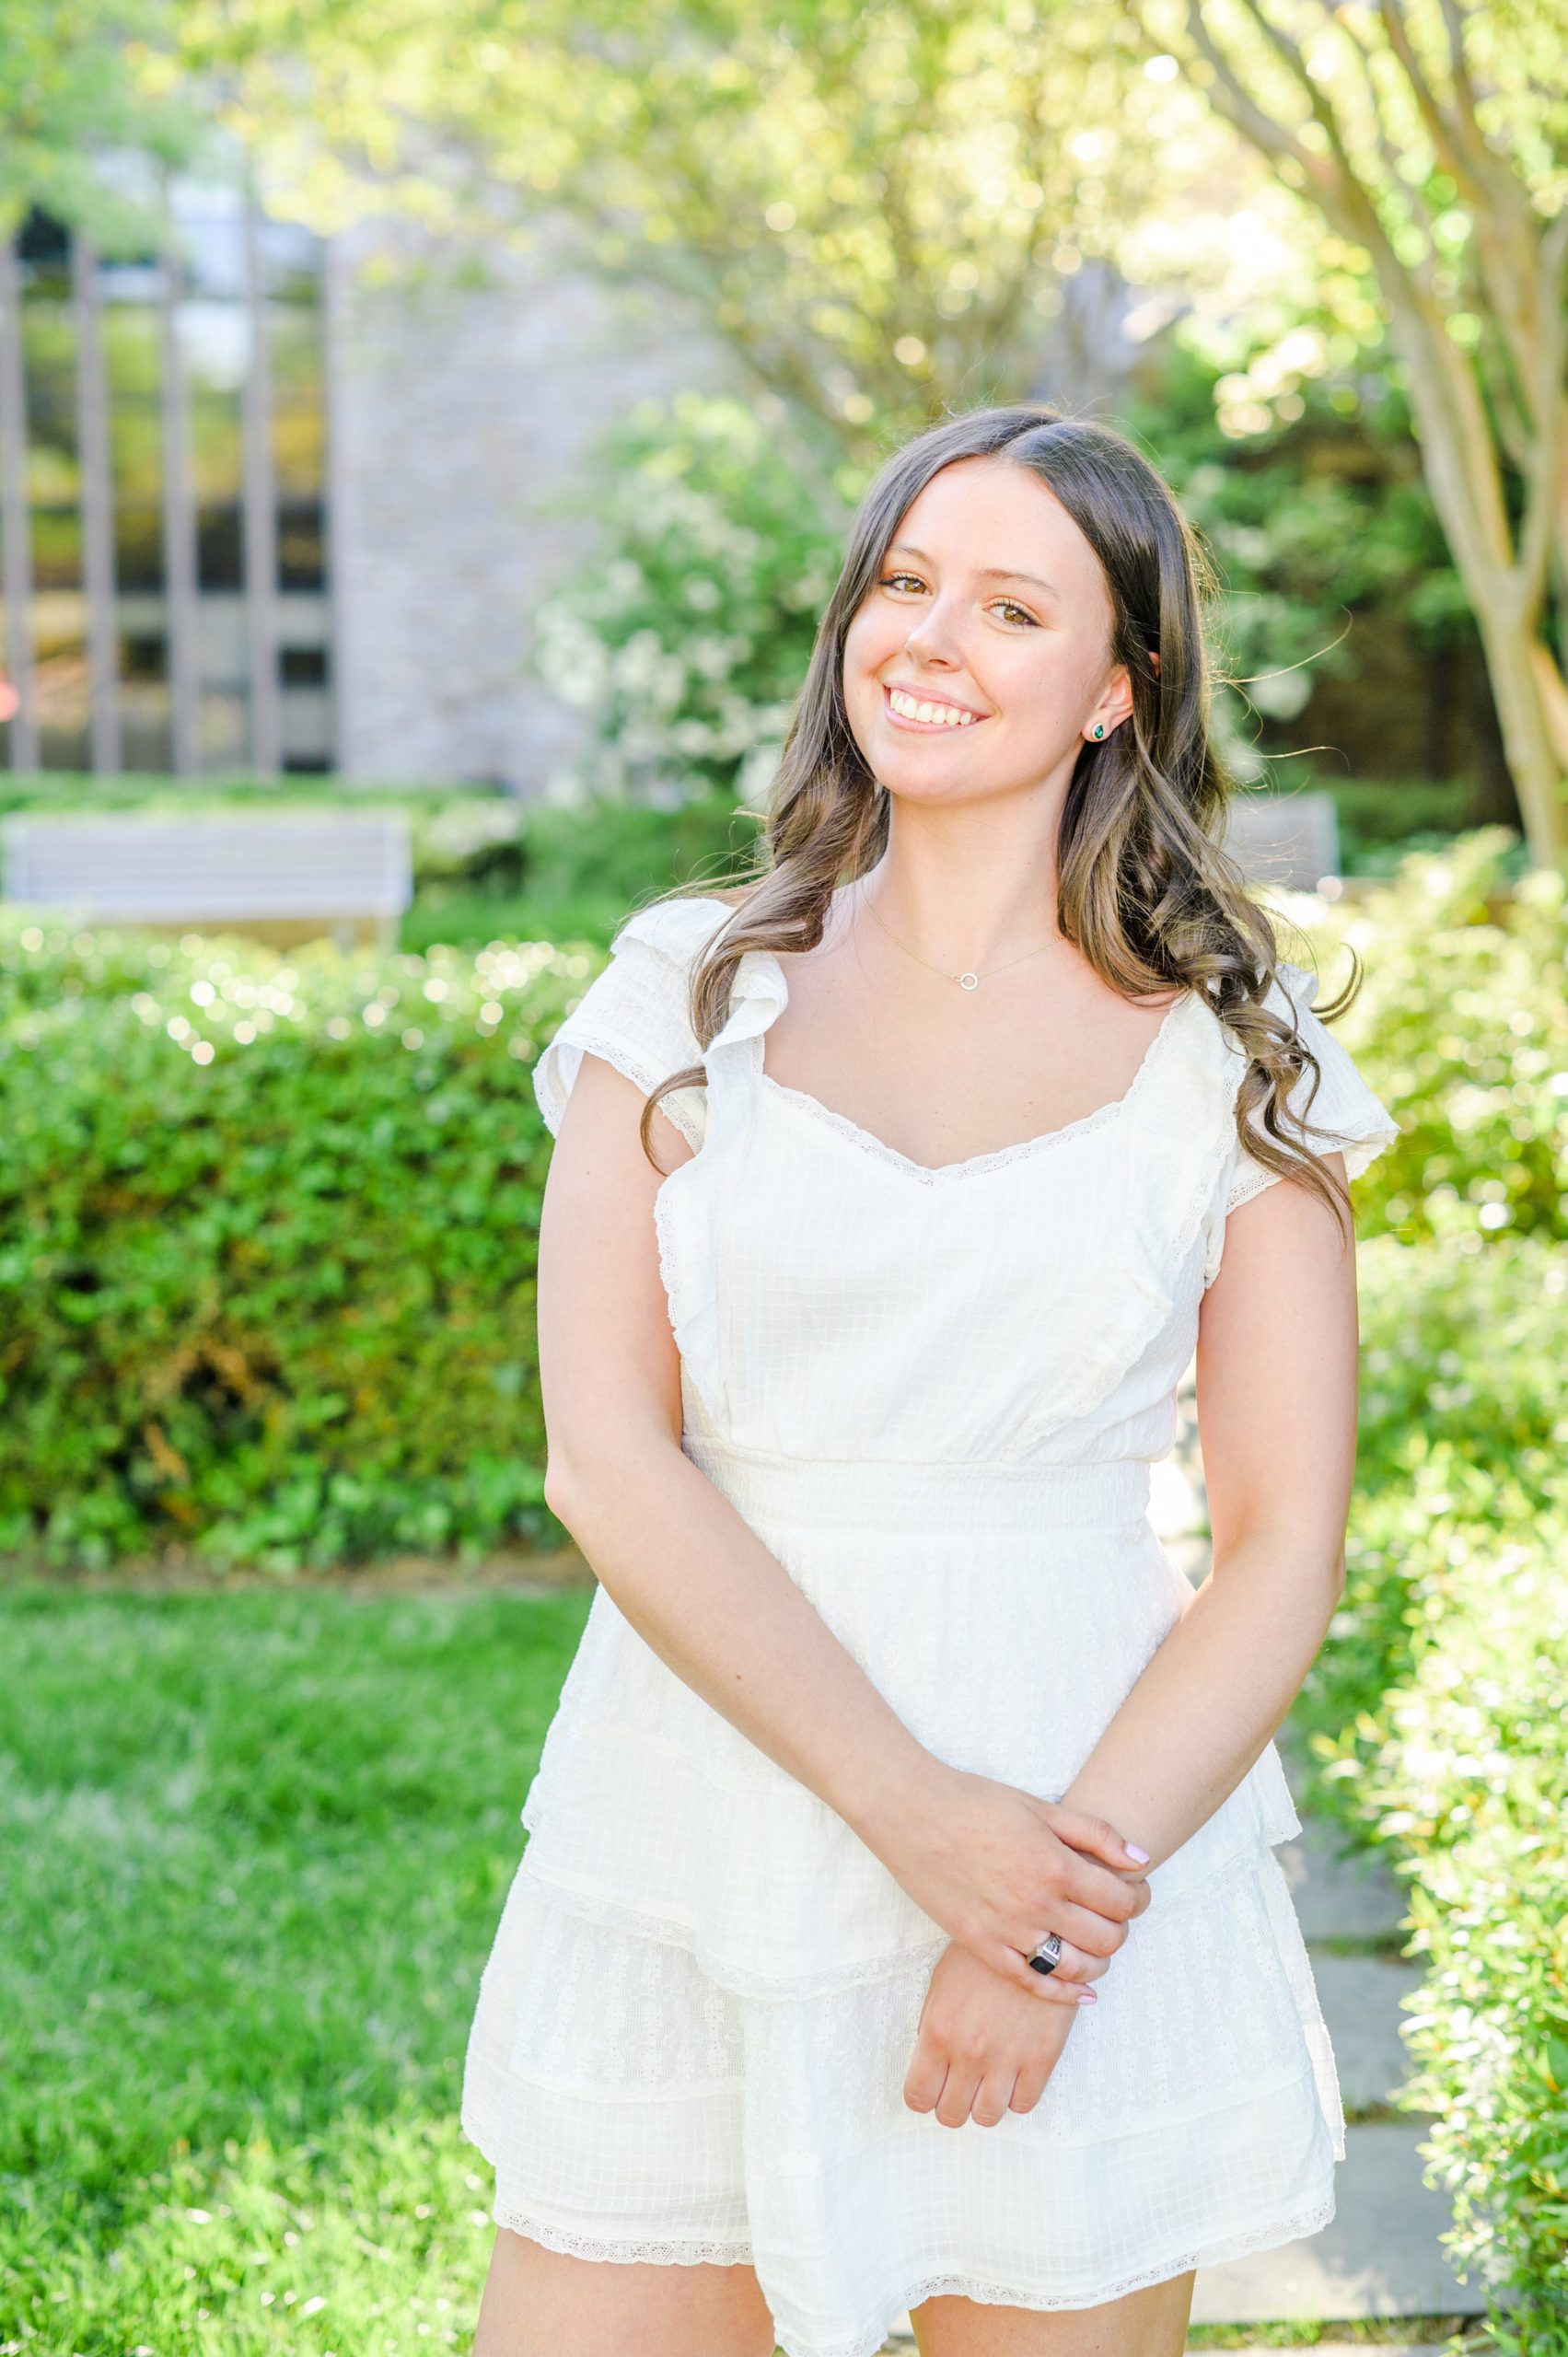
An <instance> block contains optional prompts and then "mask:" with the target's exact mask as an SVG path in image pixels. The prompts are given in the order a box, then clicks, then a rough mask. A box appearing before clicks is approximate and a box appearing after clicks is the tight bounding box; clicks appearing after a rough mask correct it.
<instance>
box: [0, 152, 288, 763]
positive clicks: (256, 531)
mask: <svg viewBox="0 0 1568 2357" xmlns="http://www.w3.org/2000/svg"><path fill="white" fill-rule="evenodd" d="M167 218H168V234H167V238H165V240H164V241H163V243H162V244H161V246H159V247H157V248H156V249H150V250H148V251H147V252H145V253H144V254H140V255H135V256H131V257H124V256H117V257H114V258H108V257H105V256H102V255H100V254H99V253H97V252H96V251H95V250H92V249H91V247H90V246H89V245H88V244H87V242H86V241H85V240H78V239H76V238H74V237H73V236H72V235H71V234H70V233H69V232H67V231H66V230H64V229H63V228H62V227H61V226H60V225H59V224H57V223H55V222H52V221H51V220H49V219H47V218H46V217H44V216H42V215H38V214H34V215H32V216H31V217H30V218H29V220H28V221H27V223H26V224H25V225H24V226H23V228H22V230H21V231H20V233H19V234H18V236H17V238H16V240H15V241H14V243H13V245H12V246H11V247H10V248H9V249H8V250H6V251H5V253H4V254H3V255H0V761H5V762H7V763H8V764H9V765H10V766H11V767H12V768H14V769H32V768H43V769H49V770H62V771H79V770H97V771H115V770H134V771H174V772H181V773H185V774H205V775H211V774H213V773H215V772H223V771H233V770H236V769H252V770H258V771H261V772H278V771H283V770H300V771H310V772H319V771H323V770H328V769H330V768H331V765H332V739H333V723H332V710H331V659H330V616H329V606H328V598H327V586H328V583H327V566H328V562H329V550H328V534H327V523H326V518H327V505H326V484H325V466H326V436H325V426H324V415H325V399H324V354H323V308H322V249H321V246H320V243H319V240H318V239H316V238H313V237H311V236H310V235H309V234H308V233H307V232H306V231H303V230H301V229H299V228H296V227H295V226H292V225H289V224H286V223H283V222H275V221H272V220H269V219H268V218H266V217H265V216H264V215H261V213H260V212H259V211H258V210H257V209H256V207H255V206H254V205H253V204H251V203H249V202H248V201H247V199H246V197H245V195H244V193H243V192H242V191H241V190H240V188H239V187H238V185H235V186H226V185H222V184H215V183H211V182H203V183H200V184H198V183H194V182H190V181H176V182H174V183H172V184H171V186H170V187H169V189H168V192H167ZM13 706H14V707H15V709H12V707H13Z"/></svg>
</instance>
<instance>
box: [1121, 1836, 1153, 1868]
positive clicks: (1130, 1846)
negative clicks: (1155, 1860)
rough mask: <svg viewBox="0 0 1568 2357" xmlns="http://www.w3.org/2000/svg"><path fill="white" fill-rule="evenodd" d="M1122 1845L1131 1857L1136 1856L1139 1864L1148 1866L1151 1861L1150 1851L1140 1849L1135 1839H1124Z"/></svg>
mask: <svg viewBox="0 0 1568 2357" xmlns="http://www.w3.org/2000/svg"><path fill="white" fill-rule="evenodd" d="M1121 1846H1122V1848H1123V1849H1124V1850H1125V1851H1126V1852H1127V1855H1128V1856H1129V1857H1130V1858H1136V1859H1137V1861H1138V1864H1140V1865H1141V1866H1146V1865H1147V1864H1148V1863H1149V1853H1148V1852H1147V1851H1146V1850H1140V1849H1139V1847H1138V1844H1137V1843H1136V1842H1135V1841H1124V1842H1123V1843H1122V1845H1121Z"/></svg>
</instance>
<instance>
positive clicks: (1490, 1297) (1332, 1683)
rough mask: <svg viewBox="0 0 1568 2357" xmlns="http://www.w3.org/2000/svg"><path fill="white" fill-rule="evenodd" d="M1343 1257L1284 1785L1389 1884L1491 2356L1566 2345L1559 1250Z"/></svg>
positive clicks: (1416, 2098)
mask: <svg viewBox="0 0 1568 2357" xmlns="http://www.w3.org/2000/svg"><path fill="white" fill-rule="evenodd" d="M1471 1240H1472V1239H1470V1238H1468V1237H1463V1236H1461V1237H1457V1238H1453V1239H1450V1240H1449V1241H1447V1242H1445V1243H1429V1244H1425V1245H1423V1246H1421V1247H1419V1248H1416V1249H1413V1250H1412V1249H1410V1248H1406V1247H1402V1246H1400V1245H1399V1244H1398V1243H1396V1242H1395V1241H1394V1240H1393V1239H1392V1238H1391V1237H1380V1238H1377V1239H1376V1240H1374V1241H1372V1242H1370V1243H1368V1244H1366V1245H1364V1247H1363V1249H1362V1254H1361V1273H1362V1300H1363V1325H1364V1354H1363V1366H1364V1383H1363V1394H1362V1422H1361V1448H1360V1458H1359V1466H1358V1477H1357V1495H1356V1499H1355V1502H1354V1505H1353V1511H1352V1515H1351V1526H1350V1532H1349V1537H1348V1541H1347V1547H1346V1562H1347V1572H1348V1577H1347V1583H1346V1588H1345V1594H1344V1596H1343V1598H1342V1604H1341V1608H1340V1609H1339V1611H1338V1612H1337V1614H1336V1616H1335V1619H1334V1623H1333V1626H1332V1629H1331V1631H1330V1642H1329V1643H1328V1644H1326V1645H1325V1647H1324V1649H1323V1651H1322V1653H1321V1654H1320V1655H1319V1656H1318V1660H1317V1662H1316V1663H1315V1664H1314V1666H1313V1668H1312V1670H1311V1672H1310V1674H1309V1676H1308V1678H1307V1684H1306V1687H1305V1689H1304V1690H1303V1692H1302V1695H1301V1697H1300V1699H1299V1700H1298V1701H1297V1703H1296V1705H1295V1711H1294V1713H1293V1717H1294V1719H1295V1722H1296V1724H1298V1726H1300V1728H1301V1729H1302V1731H1303V1732H1304V1733H1305V1734H1306V1736H1307V1752H1308V1759H1309V1761H1310V1772H1309V1780H1308V1790H1307V1800H1308V1802H1309V1804H1310V1805H1316V1806H1318V1807H1319V1808H1322V1807H1326V1808H1328V1809H1329V1810H1330V1812H1331V1813H1332V1814H1333V1815H1334V1816H1335V1817H1337V1818H1338V1820H1339V1821H1340V1823H1341V1824H1342V1827H1343V1828H1344V1829H1345V1830H1346V1831H1347V1833H1348V1834H1349V1835H1350V1836H1351V1838H1352V1839H1353V1840H1355V1841H1357V1842H1359V1843H1363V1844H1369V1845H1371V1846H1374V1847H1386V1848H1387V1849H1388V1852H1389V1854H1390V1856H1391V1857H1392V1859H1393V1860H1394V1862H1395V1864H1396V1867H1397V1870H1398V1871H1399V1872H1400V1874H1401V1875H1403V1876H1405V1877H1406V1878H1407V1880H1408V1885H1409V1894H1410V1896H1409V1916H1408V1925H1409V1932H1410V1941H1409V1946H1408V1949H1407V1953H1409V1954H1411V1955H1412V1956H1418V1957H1420V1958H1422V1959H1423V1961H1424V1963H1425V1966H1426V1976H1425V1980H1424V1984H1423V1987H1422V1989H1421V1990H1420V1991H1418V1992H1417V1994H1416V1996H1415V1997H1414V1999H1413V2000H1410V2001H1407V2003H1409V2005H1410V2007H1411V2017H1410V2021H1409V2024H1408V2026H1407V2028H1406V2032H1405V2036H1406V2042H1407V2045H1408V2046H1409V2049H1410V2052H1411V2061H1412V2065H1413V2073H1412V2076H1411V2080H1410V2081H1409V2083H1408V2084H1407V2085H1406V2087H1405V2088H1404V2089H1402V2090H1401V2093H1400V2097H1399V2098H1398V2100H1399V2102H1400V2105H1401V2107H1405V2108H1408V2109H1411V2110H1415V2111H1420V2112H1427V2113H1431V2114H1433V2115H1434V2118H1433V2119H1431V2120H1430V2121H1429V2123H1428V2127H1427V2133H1426V2137H1425V2139H1424V2140H1423V2148H1422V2149H1423V2154H1424V2155H1425V2157H1426V2160H1427V2162H1428V2165H1429V2170H1430V2172H1431V2173H1432V2174H1433V2176H1434V2181H1436V2182H1440V2183H1442V2184H1443V2185H1445V2186H1446V2187H1447V2188H1448V2189H1449V2190H1450V2192H1451V2194H1452V2196H1453V2200H1454V2215H1455V2223H1454V2227H1453V2229H1452V2231H1451V2233H1450V2235H1448V2236H1447V2240H1448V2242H1449V2245H1450V2247H1451V2250H1452V2253H1453V2256H1454V2258H1455V2262H1456V2264H1457V2265H1458V2267H1459V2269H1460V2271H1461V2273H1462V2274H1463V2275H1464V2277H1465V2280H1467V2281H1469V2277H1470V2274H1471V2273H1472V2271H1475V2272H1479V2275H1480V2278H1481V2282H1482V2284H1483V2285H1484V2287H1485V2288H1486V2289H1487V2290H1488V2292H1489V2293H1492V2294H1493V2304H1492V2307H1493V2312H1492V2314H1491V2316H1489V2318H1488V2321H1487V2325H1486V2328H1485V2329H1486V2331H1487V2334H1488V2339H1489V2342H1490V2345H1492V2346H1493V2347H1495V2348H1498V2349H1501V2350H1504V2351H1508V2352H1510V2357H1565V2352H1568V1736H1565V1733H1564V1724H1563V1716H1562V1707H1563V1700H1564V1697H1565V1696H1568V1584H1565V1583H1564V1579H1563V1570H1562V1567H1563V1564H1564V1562H1568V1450H1565V1446H1564V1445H1565V1444H1568V1388H1565V1387H1564V1382H1563V1373H1562V1330H1563V1326H1564V1322H1565V1316H1568V1246H1564V1245H1562V1244H1560V1243H1558V1242H1556V1241H1555V1240H1554V1239H1552V1238H1550V1237H1543V1236H1539V1235H1537V1236H1533V1237H1520V1238H1517V1239H1516V1240H1513V1241H1509V1240H1506V1239H1504V1240H1500V1241H1496V1242H1493V1243H1492V1244H1490V1245H1489V1246H1488V1247H1487V1248H1486V1249H1485V1250H1483V1251H1475V1250H1467V1249H1466V1248H1465V1246H1466V1244H1467V1243H1469V1242H1470V1241H1471Z"/></svg>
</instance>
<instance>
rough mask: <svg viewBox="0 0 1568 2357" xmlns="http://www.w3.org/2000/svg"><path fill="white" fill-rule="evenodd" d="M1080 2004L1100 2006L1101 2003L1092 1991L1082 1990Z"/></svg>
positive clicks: (1079, 1992)
mask: <svg viewBox="0 0 1568 2357" xmlns="http://www.w3.org/2000/svg"><path fill="white" fill-rule="evenodd" d="M1078 2003H1079V2004H1080V2005H1098V2003H1099V1999H1098V1997H1097V1996H1096V1995H1095V1992H1094V1991H1093V1990H1092V1989H1080V1990H1079V1991H1078Z"/></svg>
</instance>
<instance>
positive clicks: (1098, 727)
mask: <svg viewBox="0 0 1568 2357" xmlns="http://www.w3.org/2000/svg"><path fill="white" fill-rule="evenodd" d="M1095 735H1096V736H1097V737H1103V736H1104V735H1105V723H1104V721H1103V720H1097V721H1096V723H1095Z"/></svg>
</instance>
